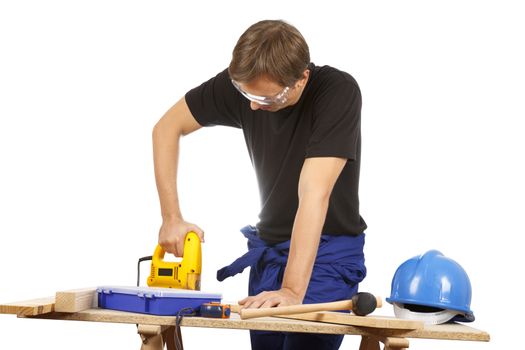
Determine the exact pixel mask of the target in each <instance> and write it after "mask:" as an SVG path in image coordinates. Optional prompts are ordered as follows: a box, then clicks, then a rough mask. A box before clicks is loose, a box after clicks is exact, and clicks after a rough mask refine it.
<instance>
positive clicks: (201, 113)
mask: <svg viewBox="0 0 525 350" xmlns="http://www.w3.org/2000/svg"><path fill="white" fill-rule="evenodd" d="M185 98H186V104H187V105H188V107H189V109H190V111H191V113H192V115H193V117H194V118H195V119H196V120H197V122H198V123H199V124H200V125H202V126H213V125H224V126H231V127H235V128H241V118H240V116H241V113H240V102H239V98H238V95H237V91H236V90H235V88H234V87H233V84H232V83H231V81H230V78H229V75H228V70H227V69H225V70H224V71H222V72H220V73H219V74H217V75H216V76H215V77H213V78H211V79H210V80H208V81H206V82H204V83H202V84H201V85H200V86H197V87H196V88H193V89H192V90H190V91H188V92H187V93H186V95H185Z"/></svg>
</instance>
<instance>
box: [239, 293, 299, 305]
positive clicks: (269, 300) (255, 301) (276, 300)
mask: <svg viewBox="0 0 525 350" xmlns="http://www.w3.org/2000/svg"><path fill="white" fill-rule="evenodd" d="M302 302H303V298H302V297H300V296H298V295H297V294H296V293H295V292H294V291H292V290H291V289H288V288H281V289H279V290H276V291H271V292H262V293H259V294H257V295H255V296H251V297H247V298H244V299H243V300H240V301H239V304H240V305H241V306H242V308H243V309H244V308H246V309H257V308H261V307H274V306H288V305H297V304H301V303H302Z"/></svg>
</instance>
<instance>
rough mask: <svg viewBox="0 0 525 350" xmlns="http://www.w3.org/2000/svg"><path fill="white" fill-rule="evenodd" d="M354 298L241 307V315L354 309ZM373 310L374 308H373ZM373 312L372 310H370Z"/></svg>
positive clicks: (270, 314) (257, 315) (250, 316)
mask: <svg viewBox="0 0 525 350" xmlns="http://www.w3.org/2000/svg"><path fill="white" fill-rule="evenodd" d="M376 302H377V307H381V306H382V300H381V298H380V297H376ZM353 306H354V305H353V302H352V300H341V301H333V302H330V303H319V304H301V305H291V306H278V307H268V308H259V309H240V310H239V315H241V318H242V319H243V320H245V319H249V318H255V317H267V316H275V315H293V314H302V313H306V312H316V311H336V310H352V309H353ZM372 311H373V310H372ZM370 312H371V311H370Z"/></svg>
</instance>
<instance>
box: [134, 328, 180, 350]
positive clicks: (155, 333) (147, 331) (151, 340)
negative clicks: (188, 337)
mask: <svg viewBox="0 0 525 350" xmlns="http://www.w3.org/2000/svg"><path fill="white" fill-rule="evenodd" d="M137 332H138V333H139V335H140V338H141V339H142V346H141V348H140V350H163V349H164V345H166V347H167V350H182V348H180V349H179V348H178V347H177V344H176V343H175V332H176V330H175V326H156V325H144V324H141V325H139V326H138V331H137ZM179 339H181V338H180V335H179ZM181 341H182V340H181Z"/></svg>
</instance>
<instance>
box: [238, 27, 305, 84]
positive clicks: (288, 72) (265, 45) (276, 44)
mask: <svg viewBox="0 0 525 350" xmlns="http://www.w3.org/2000/svg"><path fill="white" fill-rule="evenodd" d="M309 63H310V52H309V50H308V44H306V41H305V40H304V38H303V36H302V35H301V33H300V32H299V31H298V30H297V29H296V28H295V27H294V26H292V25H290V24H288V23H286V22H284V21H281V20H264V21H260V22H257V23H255V24H253V25H251V26H250V27H249V28H248V29H247V30H246V31H245V32H244V33H243V34H242V35H241V37H240V38H239V40H238V41H237V44H236V45H235V48H234V49H233V53H232V60H231V62H230V66H229V68H228V72H229V74H230V78H231V79H233V80H235V81H238V82H242V83H246V82H250V81H252V80H253V79H256V78H258V77H260V76H262V75H267V76H268V77H269V78H270V79H271V80H273V81H275V82H277V83H279V84H280V85H282V86H291V85H293V84H294V83H295V82H296V81H297V80H299V79H301V78H302V76H303V72H304V70H305V69H306V67H307V66H308V64H309Z"/></svg>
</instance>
